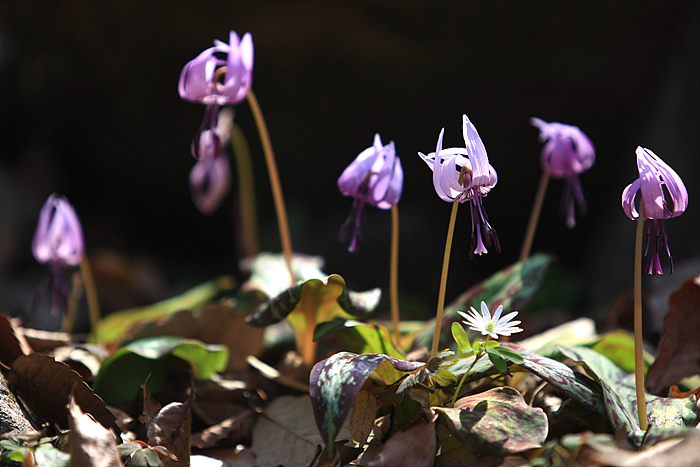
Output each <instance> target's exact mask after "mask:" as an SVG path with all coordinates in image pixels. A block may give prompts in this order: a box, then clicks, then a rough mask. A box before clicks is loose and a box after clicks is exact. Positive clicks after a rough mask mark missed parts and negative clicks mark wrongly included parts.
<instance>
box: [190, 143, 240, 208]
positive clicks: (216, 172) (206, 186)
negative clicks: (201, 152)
mask: <svg viewBox="0 0 700 467" xmlns="http://www.w3.org/2000/svg"><path fill="white" fill-rule="evenodd" d="M189 181H190V190H191V192H192V199H193V200H194V204H195V205H196V206H197V209H199V210H200V211H201V212H202V214H206V215H208V214H211V213H213V212H214V211H215V210H216V208H218V207H219V204H221V201H222V200H223V199H224V198H225V197H226V194H227V193H228V190H229V187H230V185H231V169H230V167H229V164H228V159H227V158H226V157H224V156H219V157H203V158H201V159H199V160H198V161H197V163H196V164H195V165H194V167H192V170H191V171H190V177H189Z"/></svg>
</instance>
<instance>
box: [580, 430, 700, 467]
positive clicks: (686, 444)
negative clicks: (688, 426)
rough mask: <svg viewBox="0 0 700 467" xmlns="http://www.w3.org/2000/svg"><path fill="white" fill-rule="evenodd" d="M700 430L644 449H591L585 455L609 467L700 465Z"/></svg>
mask: <svg viewBox="0 0 700 467" xmlns="http://www.w3.org/2000/svg"><path fill="white" fill-rule="evenodd" d="M698 446H700V432H697V431H694V432H690V433H689V434H688V435H686V436H685V437H684V438H683V439H669V440H666V441H662V442H660V443H657V444H655V445H653V446H651V447H649V448H646V449H643V450H642V451H628V450H627V449H616V450H614V451H597V450H590V451H587V452H585V453H584V455H585V457H587V458H589V459H591V460H593V461H595V462H599V463H600V464H595V465H604V466H609V467H618V466H619V467H623V466H624V467H656V466H673V467H700V449H699V448H698Z"/></svg>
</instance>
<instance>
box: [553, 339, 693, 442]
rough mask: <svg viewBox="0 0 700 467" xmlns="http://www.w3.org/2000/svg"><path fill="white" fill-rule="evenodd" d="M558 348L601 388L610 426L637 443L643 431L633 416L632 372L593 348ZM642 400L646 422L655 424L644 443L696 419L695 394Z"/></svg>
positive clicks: (678, 430) (673, 433)
mask: <svg viewBox="0 0 700 467" xmlns="http://www.w3.org/2000/svg"><path fill="white" fill-rule="evenodd" d="M560 350H561V352H562V354H563V355H565V356H566V357H568V358H570V359H572V360H574V361H575V362H577V363H579V364H580V365H581V366H583V367H584V368H585V369H586V371H587V372H588V373H589V374H590V375H591V376H592V377H593V378H594V379H596V380H597V381H598V382H599V384H600V385H601V388H602V389H603V397H604V401H605V409H606V415H607V417H608V420H609V421H610V424H611V426H612V427H613V429H615V430H624V431H626V432H627V433H628V436H629V438H630V441H631V442H632V443H633V444H636V445H637V446H640V445H641V444H640V443H641V442H642V439H643V438H644V432H643V431H642V430H641V429H640V427H639V422H638V420H637V418H636V414H637V395H636V389H635V383H634V375H631V374H627V373H625V372H624V371H622V370H621V369H620V368H619V367H618V366H617V365H615V364H614V363H613V362H612V361H611V360H610V359H608V358H607V357H606V356H604V355H602V354H600V353H598V352H596V351H595V350H592V349H589V348H586V347H572V348H567V347H561V349H560ZM646 403H647V407H646V410H647V417H648V419H649V422H650V424H652V425H653V426H655V427H656V430H655V431H654V432H653V433H652V432H650V434H649V436H647V438H646V443H647V444H651V443H654V442H657V441H661V440H663V439H666V438H669V437H674V436H678V435H679V433H683V432H684V431H685V427H692V426H695V425H696V423H697V421H698V410H697V400H696V398H695V396H691V397H689V398H668V397H657V396H654V395H651V394H646ZM652 434H653V435H654V436H653V437H652Z"/></svg>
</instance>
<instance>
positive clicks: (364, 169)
mask: <svg viewBox="0 0 700 467" xmlns="http://www.w3.org/2000/svg"><path fill="white" fill-rule="evenodd" d="M338 189H339V190H340V192H341V193H342V194H343V195H344V196H352V197H353V198H355V200H354V201H353V204H352V209H351V211H350V215H349V216H348V218H347V220H346V221H345V223H344V224H343V226H342V227H341V229H340V240H341V241H344V239H345V234H346V231H347V228H348V227H349V226H350V224H351V223H352V222H354V223H355V226H354V229H353V235H352V241H351V242H350V246H349V247H348V250H349V251H351V252H354V251H357V248H358V245H359V240H360V226H361V224H362V216H363V211H364V207H365V204H371V205H372V206H376V207H378V208H379V209H385V210H386V209H391V207H392V206H394V205H396V204H398V202H399V199H401V191H402V189H403V169H402V168H401V160H400V159H399V158H398V157H397V156H396V149H395V148H394V142H393V141H391V142H390V143H389V144H387V145H386V146H384V145H382V139H381V138H380V137H379V134H378V133H377V134H376V135H374V144H373V145H372V146H370V147H368V148H367V149H365V150H364V151H362V152H361V153H360V154H359V155H358V156H357V157H356V158H355V160H354V161H353V162H352V163H351V164H350V165H349V166H347V167H346V169H345V170H344V171H343V173H342V174H341V175H340V177H339V178H338Z"/></svg>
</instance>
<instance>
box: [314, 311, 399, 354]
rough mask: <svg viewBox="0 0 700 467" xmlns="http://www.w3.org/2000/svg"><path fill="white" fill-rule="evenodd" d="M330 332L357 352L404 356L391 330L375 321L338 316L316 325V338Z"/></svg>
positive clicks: (349, 348)
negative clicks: (374, 322) (366, 321)
mask: <svg viewBox="0 0 700 467" xmlns="http://www.w3.org/2000/svg"><path fill="white" fill-rule="evenodd" d="M328 333H334V334H335V335H336V337H337V338H338V340H339V341H340V343H341V345H342V346H343V348H344V349H345V350H347V351H349V352H353V353H356V354H364V353H381V354H385V355H389V356H390V357H396V358H403V357H404V354H403V352H402V351H401V350H399V349H398V348H397V347H396V346H395V345H394V342H393V340H392V338H391V334H390V333H389V330H388V329H387V328H385V327H384V326H381V325H379V324H373V323H363V322H360V321H354V320H345V319H343V318H336V319H334V320H332V321H328V322H325V323H321V324H319V325H317V326H316V330H315V331H314V340H318V339H320V338H321V337H323V336H324V335H326V334H328Z"/></svg>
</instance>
